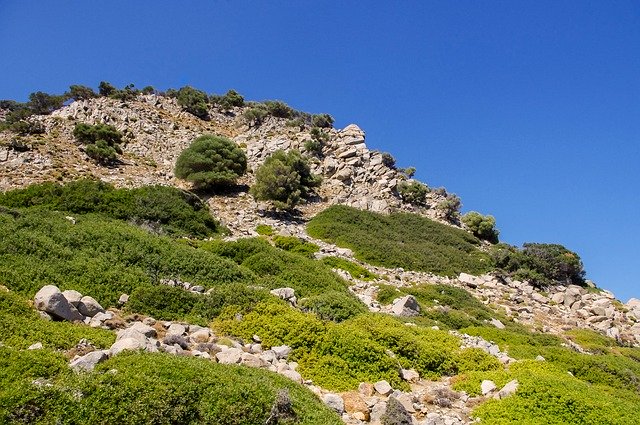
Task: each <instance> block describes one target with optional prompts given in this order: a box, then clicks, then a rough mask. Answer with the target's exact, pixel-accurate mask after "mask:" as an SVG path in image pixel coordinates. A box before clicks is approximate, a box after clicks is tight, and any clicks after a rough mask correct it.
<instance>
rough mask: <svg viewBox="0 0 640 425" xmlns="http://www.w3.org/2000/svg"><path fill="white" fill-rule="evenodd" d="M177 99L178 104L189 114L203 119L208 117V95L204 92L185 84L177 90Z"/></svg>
mask: <svg viewBox="0 0 640 425" xmlns="http://www.w3.org/2000/svg"><path fill="white" fill-rule="evenodd" d="M177 100H178V105H180V106H181V107H182V108H183V109H184V110H185V111H187V112H189V113H190V114H193V115H195V116H196V117H198V118H201V119H203V120H206V119H208V118H209V112H208V106H209V103H208V102H209V97H208V96H207V94H206V93H205V92H203V91H201V90H198V89H194V88H193V87H191V86H185V87H182V88H181V89H180V90H178V94H177Z"/></svg>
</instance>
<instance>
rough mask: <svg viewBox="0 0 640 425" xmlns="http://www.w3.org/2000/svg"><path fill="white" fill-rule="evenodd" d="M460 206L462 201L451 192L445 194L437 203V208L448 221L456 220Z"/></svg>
mask: <svg viewBox="0 0 640 425" xmlns="http://www.w3.org/2000/svg"><path fill="white" fill-rule="evenodd" d="M461 207H462V201H460V198H459V197H458V196H457V195H455V194H453V193H451V194H447V195H446V198H445V199H444V200H442V201H440V203H439V204H438V206H437V208H438V210H440V211H441V212H442V215H443V216H444V218H446V219H447V220H448V221H450V222H456V221H457V220H458V216H459V215H460V208H461Z"/></svg>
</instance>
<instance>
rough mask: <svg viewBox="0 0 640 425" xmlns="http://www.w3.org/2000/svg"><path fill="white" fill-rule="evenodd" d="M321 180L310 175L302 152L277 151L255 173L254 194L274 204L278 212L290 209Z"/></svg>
mask: <svg viewBox="0 0 640 425" xmlns="http://www.w3.org/2000/svg"><path fill="white" fill-rule="evenodd" d="M320 181H321V180H320V177H319V176H315V175H313V174H311V169H310V167H309V163H308V162H307V161H306V160H305V159H304V158H303V157H302V155H301V154H300V152H299V151H297V150H291V151H289V152H285V151H283V150H278V151H276V152H274V153H273V154H272V155H271V156H269V157H268V158H267V159H266V160H265V161H264V163H263V164H262V165H261V166H260V167H259V168H258V170H257V171H256V183H255V185H254V186H253V187H252V188H251V194H252V195H253V196H254V197H255V198H256V199H258V200H260V201H271V202H273V205H274V206H275V207H276V208H277V209H280V210H291V209H293V208H295V206H296V205H298V203H299V202H300V200H301V199H302V198H304V197H306V196H308V194H309V192H310V191H311V189H312V188H314V187H317V186H319V185H320Z"/></svg>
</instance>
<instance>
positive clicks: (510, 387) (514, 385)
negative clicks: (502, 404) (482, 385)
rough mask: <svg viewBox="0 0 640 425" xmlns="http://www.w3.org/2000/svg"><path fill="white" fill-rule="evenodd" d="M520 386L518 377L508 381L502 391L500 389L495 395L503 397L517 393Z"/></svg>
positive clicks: (497, 397) (499, 397) (498, 397)
mask: <svg viewBox="0 0 640 425" xmlns="http://www.w3.org/2000/svg"><path fill="white" fill-rule="evenodd" d="M518 386H519V384H518V380H517V379H514V380H513V381H509V382H507V383H506V384H505V386H504V387H502V389H501V390H500V391H498V393H497V394H496V395H495V396H494V398H496V399H503V398H505V397H509V396H510V395H513V394H515V393H516V390H517V389H518Z"/></svg>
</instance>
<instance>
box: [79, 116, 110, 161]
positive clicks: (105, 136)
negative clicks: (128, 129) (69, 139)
mask: <svg viewBox="0 0 640 425" xmlns="http://www.w3.org/2000/svg"><path fill="white" fill-rule="evenodd" d="M73 136H74V137H75V138H76V141H77V142H78V143H82V144H84V145H85V153H86V154H87V155H88V156H89V157H91V158H93V159H95V160H96V161H98V162H100V163H111V162H113V161H114V160H115V159H116V156H117V154H119V153H122V149H121V148H120V144H121V143H122V134H121V133H120V132H119V131H118V130H116V129H115V127H113V126H110V125H106V124H96V125H89V124H85V123H79V124H76V126H75V128H74V129H73Z"/></svg>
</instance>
